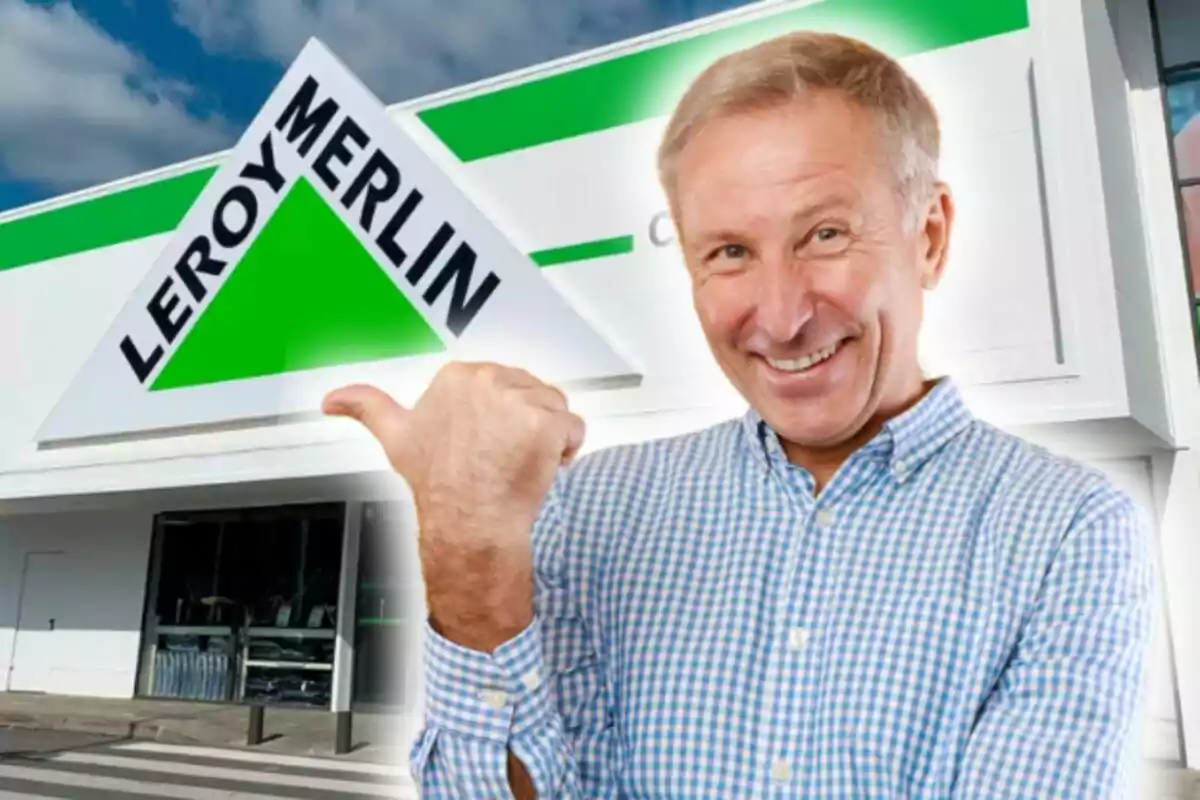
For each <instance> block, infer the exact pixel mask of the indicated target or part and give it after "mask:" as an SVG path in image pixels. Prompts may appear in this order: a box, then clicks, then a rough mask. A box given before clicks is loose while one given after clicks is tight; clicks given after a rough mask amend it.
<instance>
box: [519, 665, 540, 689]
mask: <svg viewBox="0 0 1200 800" xmlns="http://www.w3.org/2000/svg"><path fill="white" fill-rule="evenodd" d="M521 683H523V684H525V688H526V689H528V690H529V691H531V692H532V691H533V690H534V689H536V688H538V687H539V686H541V685H542V676H541V675H539V674H538V669H537V667H534V668H533V669H531V670H529V672H526V673H525V674H524V675H522V676H521Z"/></svg>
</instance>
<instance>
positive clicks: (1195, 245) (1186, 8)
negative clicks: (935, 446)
mask: <svg viewBox="0 0 1200 800" xmlns="http://www.w3.org/2000/svg"><path fill="white" fill-rule="evenodd" d="M1151 13H1152V14H1153V16H1154V20H1155V35H1156V37H1157V40H1158V59H1159V70H1160V72H1161V75H1162V83H1163V87H1164V89H1165V93H1166V103H1167V115H1166V116H1167V124H1168V125H1169V127H1170V135H1171V140H1172V146H1173V150H1174V161H1175V185H1176V189H1177V191H1178V194H1179V208H1180V213H1181V215H1182V220H1181V221H1182V227H1183V233H1184V250H1185V259H1186V261H1187V264H1188V281H1189V286H1190V287H1191V293H1192V304H1193V308H1194V309H1195V311H1196V313H1197V316H1198V317H1200V2H1196V0H1151Z"/></svg>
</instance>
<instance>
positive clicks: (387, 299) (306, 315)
mask: <svg viewBox="0 0 1200 800" xmlns="http://www.w3.org/2000/svg"><path fill="white" fill-rule="evenodd" d="M443 349H444V346H443V344H442V341H441V339H440V338H439V337H438V335H437V333H435V332H434V330H433V329H432V328H430V327H429V324H428V323H427V322H426V321H425V320H424V318H423V317H422V316H421V314H420V313H419V312H418V311H417V310H416V309H415V308H413V306H412V304H411V303H409V301H408V298H406V297H405V296H404V294H403V293H402V292H401V291H400V290H399V289H398V288H396V285H395V284H394V283H393V282H392V280H391V278H389V277H388V276H387V275H386V274H384V271H383V269H381V268H380V266H379V264H378V263H376V261H375V259H374V257H373V256H372V255H371V254H370V253H369V252H368V251H367V249H366V248H365V247H363V245H362V243H361V242H359V241H358V238H357V237H356V236H355V235H354V233H353V232H352V231H351V230H350V229H349V228H348V227H347V226H346V224H345V223H344V222H342V220H341V218H340V217H338V216H337V214H336V213H334V211H333V210H332V209H330V208H329V206H328V205H326V203H325V200H324V199H323V198H322V197H321V196H320V195H319V194H317V191H316V189H314V188H313V187H312V185H311V184H310V183H309V182H308V181H307V180H305V179H304V178H299V179H298V180H297V181H296V183H295V185H293V187H292V188H291V189H290V190H289V191H288V193H287V196H286V197H284V199H283V201H282V202H281V203H280V204H279V207H278V208H277V209H276V211H275V213H274V214H273V215H272V216H271V219H270V220H269V221H268V222H267V224H266V225H265V226H264V227H263V229H262V231H260V232H259V234H258V238H257V239H255V240H254V242H253V243H252V244H251V245H250V247H249V248H248V249H247V250H246V253H245V255H243V256H242V260H241V261H240V262H238V264H237V265H236V267H235V268H234V269H233V271H232V272H231V273H230V274H229V275H228V276H227V277H226V279H225V282H224V284H223V285H222V286H221V288H220V293H219V294H217V295H216V296H215V297H213V298H212V300H211V301H210V302H209V305H208V308H207V309H206V310H205V311H204V315H203V316H202V317H200V319H198V320H196V322H195V323H194V324H193V326H192V328H191V330H190V331H189V332H188V334H187V336H186V338H185V339H184V340H183V341H182V342H181V343H180V344H179V347H178V349H177V350H176V351H175V353H174V355H173V356H172V357H171V360H170V362H168V363H167V365H166V366H165V367H163V370H162V372H160V373H159V375H158V378H157V379H156V380H155V381H154V385H153V387H152V389H153V390H155V391H158V390H162V389H180V388H184V387H187V386H200V385H204V384H210V383H219V382H222V381H232V380H239V379H242V378H257V377H262V376H265V375H278V374H281V373H286V372H295V371H298V370H305V369H315V368H317V367H328V366H334V365H339V364H354V363H359V362H363V361H374V360H377V359H385V358H400V357H403V356H413V355H422V354H427V353H437V352H441V351H442V350H443Z"/></svg>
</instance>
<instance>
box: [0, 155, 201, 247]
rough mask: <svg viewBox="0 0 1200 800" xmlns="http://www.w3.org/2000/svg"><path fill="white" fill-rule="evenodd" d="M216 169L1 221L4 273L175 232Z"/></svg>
mask: <svg viewBox="0 0 1200 800" xmlns="http://www.w3.org/2000/svg"><path fill="white" fill-rule="evenodd" d="M216 171H217V168H216V167H205V168H204V169H199V170H195V171H193V172H187V173H184V174H183V175H177V176H173V177H170V178H164V179H163V180H159V181H155V182H154V183H147V184H143V185H141V186H135V187H133V188H131V189H123V190H121V191H117V192H112V193H111V194H105V195H101V196H100V197H97V198H95V199H93V200H84V201H81V202H78V203H75V204H73V205H69V206H62V207H60V208H56V209H53V210H51V211H46V212H44V213H42V214H34V215H32V216H28V217H22V218H20V219H15V220H13V221H12V222H6V223H4V224H0V271H3V270H6V269H12V268H13V267H20V266H24V265H26V264H34V263H37V262H39V261H47V260H49V259H51V258H60V257H62V256H69V255H72V254H74V253H82V252H85V251H87V250H94V249H96V248H97V247H106V246H108V245H112V244H120V243H121V242H128V241H132V240H133V239H141V238H143V237H146V236H153V235H155V234H158V233H169V232H170V231H173V230H175V228H176V226H178V225H179V221H180V220H182V219H183V217H184V215H185V214H187V211H188V209H189V208H191V206H192V203H193V202H195V200H196V197H197V195H199V194H200V191H201V190H202V189H203V188H204V185H205V184H206V183H208V179H209V178H210V177H212V174H213V173H214V172H216Z"/></svg>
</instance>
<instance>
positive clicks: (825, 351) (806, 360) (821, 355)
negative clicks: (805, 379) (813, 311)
mask: <svg viewBox="0 0 1200 800" xmlns="http://www.w3.org/2000/svg"><path fill="white" fill-rule="evenodd" d="M841 346H842V342H840V341H839V342H834V343H833V344H831V345H829V346H828V347H823V348H821V349H820V350H817V351H815V352H813V353H809V354H808V355H806V356H800V357H799V358H767V363H768V364H770V365H771V366H772V367H773V368H774V369H777V370H779V371H780V372H807V371H808V370H810V369H812V368H813V367H815V366H817V365H818V364H820V363H821V362H822V361H828V360H829V359H831V358H833V356H834V355H835V354H836V353H837V351H838V350H839V349H840V348H841Z"/></svg>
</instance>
